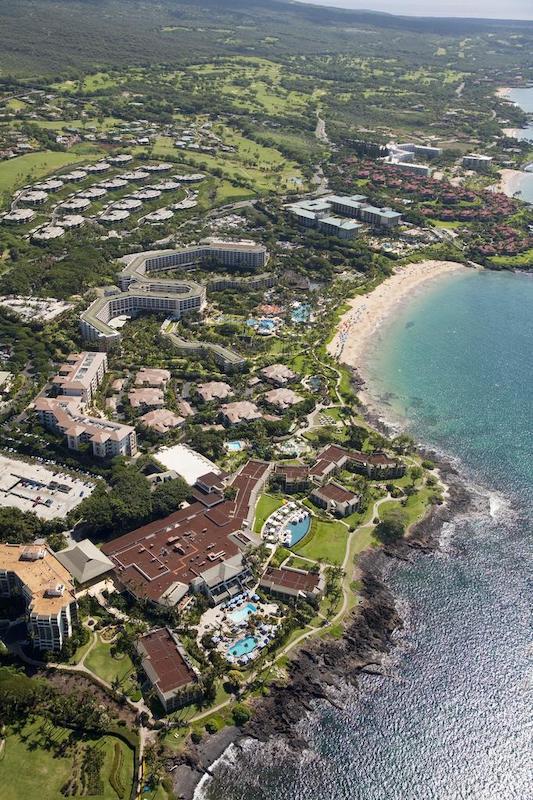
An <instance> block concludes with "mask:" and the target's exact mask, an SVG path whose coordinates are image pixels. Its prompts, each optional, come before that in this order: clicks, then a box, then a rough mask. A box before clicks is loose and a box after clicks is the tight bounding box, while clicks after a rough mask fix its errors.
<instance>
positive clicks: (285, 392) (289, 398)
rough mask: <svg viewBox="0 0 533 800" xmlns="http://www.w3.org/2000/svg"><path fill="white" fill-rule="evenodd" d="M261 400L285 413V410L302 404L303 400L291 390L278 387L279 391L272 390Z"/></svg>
mask: <svg viewBox="0 0 533 800" xmlns="http://www.w3.org/2000/svg"><path fill="white" fill-rule="evenodd" d="M263 400H264V401H265V403H268V405H270V406H274V407H275V408H277V409H279V410H280V411H285V409H287V408H292V406H296V405H298V403H301V402H303V400H304V398H303V397H302V396H301V395H300V394H296V392H293V391H292V389H286V388H285V387H280V388H279V389H272V390H271V391H270V392H267V393H266V394H264V395H263Z"/></svg>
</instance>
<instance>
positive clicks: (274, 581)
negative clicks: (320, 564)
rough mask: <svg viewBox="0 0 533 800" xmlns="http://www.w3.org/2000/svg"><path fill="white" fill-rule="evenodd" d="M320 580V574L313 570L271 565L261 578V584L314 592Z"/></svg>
mask: <svg viewBox="0 0 533 800" xmlns="http://www.w3.org/2000/svg"><path fill="white" fill-rule="evenodd" d="M319 580H320V578H319V576H318V575H315V574H314V573H312V572H300V571H297V570H292V569H273V568H272V567H269V568H268V569H267V571H266V572H265V574H264V575H263V577H262V578H261V581H260V584H261V585H262V586H266V587H268V588H271V589H274V590H275V588H276V586H280V587H287V588H288V589H294V590H299V591H303V592H313V591H314V590H315V589H316V588H317V586H318V582H319Z"/></svg>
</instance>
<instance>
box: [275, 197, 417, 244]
mask: <svg viewBox="0 0 533 800" xmlns="http://www.w3.org/2000/svg"><path fill="white" fill-rule="evenodd" d="M287 208H288V209H289V211H291V213H293V214H295V215H296V219H297V220H298V221H299V222H302V223H303V224H304V225H306V226H307V227H310V226H311V225H312V224H313V225H314V226H315V227H318V228H321V227H322V228H323V230H324V231H325V232H327V233H334V234H335V235H340V236H342V237H343V238H352V237H353V236H354V235H355V234H356V233H357V232H358V229H359V228H360V226H358V225H356V224H354V225H350V226H347V227H346V226H344V227H343V226H342V224H341V223H342V220H339V218H338V217H335V216H333V215H332V213H331V212H335V213H336V214H341V215H342V216H345V217H350V218H351V219H352V220H353V219H358V220H360V221H361V222H366V223H368V224H369V225H374V226H377V227H385V228H392V227H394V226H395V225H398V224H399V223H400V221H401V218H402V215H401V214H400V213H398V212H397V211H393V210H392V209H390V208H376V207H375V206H371V205H370V204H369V203H367V202H366V197H365V195H362V194H354V195H350V196H345V195H335V194H332V195H327V196H326V197H322V198H320V200H318V201H313V200H302V201H300V202H298V203H292V204H291V205H289V206H287ZM302 211H303V212H305V213H304V215H303V216H302V215H301V213H300V212H302ZM309 214H312V215H313V216H314V220H313V221H312V220H311V219H310V217H309ZM322 223H324V226H322Z"/></svg>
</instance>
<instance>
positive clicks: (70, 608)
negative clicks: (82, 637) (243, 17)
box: [0, 544, 77, 653]
mask: <svg viewBox="0 0 533 800" xmlns="http://www.w3.org/2000/svg"><path fill="white" fill-rule="evenodd" d="M0 596H2V597H9V598H13V599H15V598H17V597H20V598H22V600H23V601H24V605H25V608H26V622H27V626H28V634H29V638H30V641H31V642H32V644H33V646H34V647H35V648H37V649H38V650H41V651H45V652H53V653H57V652H59V651H60V650H61V648H62V647H63V645H64V644H65V642H66V641H67V639H69V638H70V637H71V636H72V632H73V625H74V623H75V621H76V619H77V603H76V598H75V595H74V586H73V584H72V581H71V579H70V575H69V573H68V571H67V570H66V569H65V567H64V566H63V564H61V563H60V561H58V559H57V558H56V556H55V555H54V554H53V553H52V551H51V550H49V549H48V547H46V545H44V544H35V545H18V544H0Z"/></svg>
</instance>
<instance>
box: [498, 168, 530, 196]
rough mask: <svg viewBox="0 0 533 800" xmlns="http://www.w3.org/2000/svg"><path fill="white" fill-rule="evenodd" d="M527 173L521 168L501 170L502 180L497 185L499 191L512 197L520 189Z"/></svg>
mask: <svg viewBox="0 0 533 800" xmlns="http://www.w3.org/2000/svg"><path fill="white" fill-rule="evenodd" d="M524 175H527V173H526V172H523V171H522V170H520V169H502V170H501V172H500V182H499V183H498V184H496V185H495V187H494V188H495V189H496V191H498V192H503V194H506V195H507V197H512V196H513V194H514V193H515V192H516V191H518V190H519V189H520V183H521V181H522V180H523V178H524Z"/></svg>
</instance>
